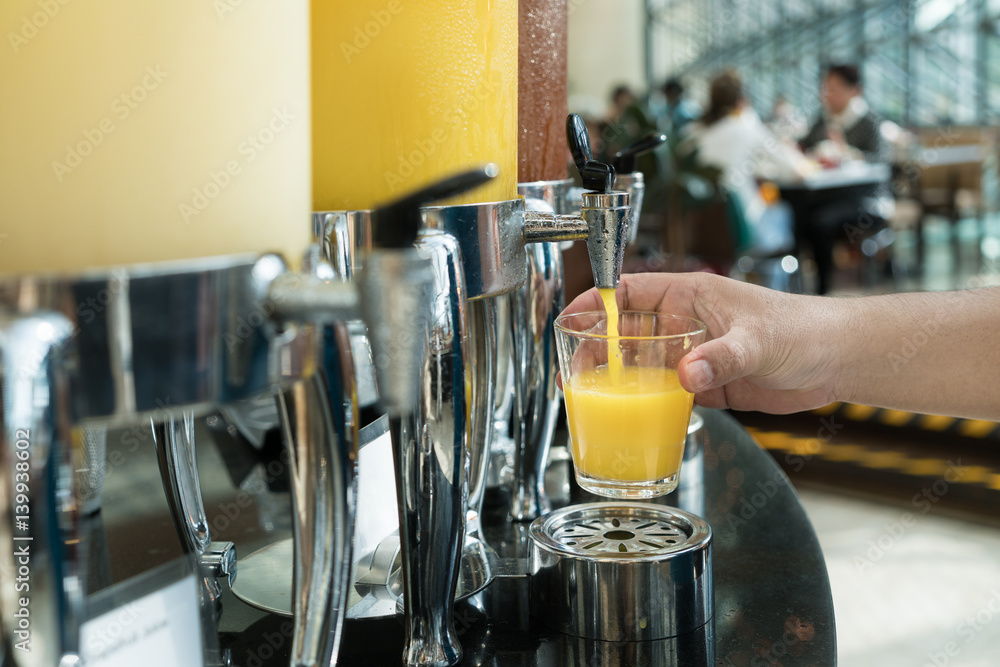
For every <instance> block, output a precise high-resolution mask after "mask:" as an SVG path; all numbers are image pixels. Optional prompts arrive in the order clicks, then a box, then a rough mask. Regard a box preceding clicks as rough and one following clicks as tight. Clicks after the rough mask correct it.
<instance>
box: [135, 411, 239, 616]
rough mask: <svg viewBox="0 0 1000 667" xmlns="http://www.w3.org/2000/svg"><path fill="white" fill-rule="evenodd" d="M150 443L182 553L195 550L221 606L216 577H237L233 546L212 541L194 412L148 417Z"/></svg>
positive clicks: (206, 582)
mask: <svg viewBox="0 0 1000 667" xmlns="http://www.w3.org/2000/svg"><path fill="white" fill-rule="evenodd" d="M151 422H152V426H153V446H154V447H156V461H157V463H159V466H160V477H161V478H162V479H163V491H164V493H165V494H166V496H167V505H168V506H169V508H170V516H171V517H172V518H173V520H174V527H175V528H176V529H177V535H178V536H179V537H180V539H181V548H182V549H183V550H184V552H185V553H193V554H197V556H198V560H199V562H200V563H201V565H202V567H203V568H205V569H206V570H207V573H208V576H207V577H206V578H205V579H204V580H203V585H204V588H205V593H206V595H207V596H208V599H209V600H211V601H212V602H213V604H215V606H216V609H218V608H219V607H220V606H221V600H220V596H221V595H222V590H221V587H220V586H219V582H218V580H217V579H218V578H219V577H228V578H229V584H230V585H232V583H233V580H234V579H235V578H236V546H235V545H234V544H233V543H232V542H213V541H212V537H211V534H210V533H209V529H208V517H207V515H206V514H205V503H204V501H203V500H202V497H201V482H200V480H199V479H198V458H197V455H196V452H195V444H194V413H193V412H191V411H190V410H185V411H183V412H182V413H181V416H180V417H175V418H169V419H167V420H156V419H153V420H151Z"/></svg>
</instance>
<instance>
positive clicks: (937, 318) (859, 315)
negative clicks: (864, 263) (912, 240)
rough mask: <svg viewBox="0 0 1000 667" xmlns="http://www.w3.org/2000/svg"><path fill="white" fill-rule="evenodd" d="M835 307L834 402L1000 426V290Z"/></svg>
mask: <svg viewBox="0 0 1000 667" xmlns="http://www.w3.org/2000/svg"><path fill="white" fill-rule="evenodd" d="M834 301H835V302H836V305H835V312H836V313H837V317H838V319H839V321H840V324H839V325H838V331H837V334H839V335H837V336H836V340H835V342H834V340H831V343H832V344H836V345H838V346H839V347H840V348H841V349H840V350H839V353H840V354H839V357H840V359H841V363H840V367H839V369H838V371H839V372H838V378H837V380H836V387H835V390H834V393H835V395H836V396H837V398H838V399H839V400H843V401H849V402H852V403H862V404H865V405H874V406H879V407H886V408H896V409H900V410H910V411H914V412H926V413H931V414H944V415H950V416H955V417H972V418H980V419H996V420H1000V288H989V289H980V290H967V291H962V292H937V293H933V292H930V293H917V294H897V295H890V296H879V297H867V298H860V299H836V300H834ZM833 334H834V332H831V336H833Z"/></svg>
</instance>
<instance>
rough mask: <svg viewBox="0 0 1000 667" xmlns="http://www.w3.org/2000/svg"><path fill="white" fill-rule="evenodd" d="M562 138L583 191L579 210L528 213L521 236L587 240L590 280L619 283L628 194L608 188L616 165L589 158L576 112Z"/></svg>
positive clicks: (587, 142)
mask: <svg viewBox="0 0 1000 667" xmlns="http://www.w3.org/2000/svg"><path fill="white" fill-rule="evenodd" d="M566 139H567V141H568V142H569V148H570V152H571V153H572V155H573V162H574V163H575V164H576V167H577V169H578V170H579V172H580V177H581V179H582V180H583V187H584V190H585V191H584V192H583V195H582V202H583V205H582V206H581V207H580V213H579V215H558V214H556V213H540V212H527V213H525V216H524V239H525V241H526V242H528V243H532V242H546V241H576V240H581V239H582V240H586V241H587V252H588V254H589V255H590V268H591V270H592V271H593V273H594V284H595V285H596V286H597V287H601V288H609V287H618V282H619V280H620V278H621V272H622V260H623V259H624V256H625V245H626V243H627V241H628V231H629V229H628V225H629V211H630V207H629V195H628V193H627V192H620V191H616V190H612V186H613V185H614V182H615V169H614V167H612V166H611V165H609V164H606V163H603V162H598V161H596V160H594V159H593V154H592V152H591V149H590V136H589V134H588V133H587V126H586V124H585V123H584V122H583V119H582V118H580V116H578V115H577V114H570V115H569V117H568V118H567V119H566Z"/></svg>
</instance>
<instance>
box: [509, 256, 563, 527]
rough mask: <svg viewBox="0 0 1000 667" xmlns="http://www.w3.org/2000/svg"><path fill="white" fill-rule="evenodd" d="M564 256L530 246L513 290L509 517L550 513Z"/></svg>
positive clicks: (525, 518)
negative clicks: (524, 278)
mask: <svg viewBox="0 0 1000 667" xmlns="http://www.w3.org/2000/svg"><path fill="white" fill-rule="evenodd" d="M563 289H564V288H563V267H562V256H561V254H560V252H559V247H558V245H556V244H554V243H537V244H532V245H530V246H529V247H528V282H527V283H526V284H525V286H524V287H522V288H521V289H519V290H517V291H516V292H514V293H513V294H511V295H510V296H509V297H508V298H509V303H510V311H511V317H510V327H511V328H510V332H511V333H510V336H511V349H512V355H513V358H514V414H513V417H512V424H513V440H514V471H513V472H514V478H513V481H514V488H513V497H512V499H511V508H510V517H511V519H513V520H515V521H531V520H534V519H536V518H538V517H539V516H541V515H543V514H547V513H548V512H550V511H551V509H552V506H551V504H550V503H549V499H548V496H547V495H546V493H545V466H546V462H547V461H548V457H549V447H550V446H551V444H552V437H553V435H554V433H555V426H556V420H557V419H558V418H559V403H560V399H559V392H558V391H557V388H556V373H557V372H558V370H559V368H558V360H557V357H556V351H555V329H554V327H555V318H556V317H557V316H558V315H559V313H560V312H561V311H562V309H563V305H564V302H565V296H564V292H563Z"/></svg>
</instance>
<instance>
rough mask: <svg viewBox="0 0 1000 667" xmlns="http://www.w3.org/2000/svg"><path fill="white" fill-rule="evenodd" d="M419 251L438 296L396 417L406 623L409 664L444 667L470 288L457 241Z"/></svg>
mask: <svg viewBox="0 0 1000 667" xmlns="http://www.w3.org/2000/svg"><path fill="white" fill-rule="evenodd" d="M417 251H418V252H419V254H420V255H421V256H422V257H424V258H426V259H429V260H430V261H431V264H432V266H433V267H434V271H433V274H434V276H435V278H436V284H435V285H434V287H433V293H434V294H435V295H437V298H435V299H434V301H433V302H432V308H433V310H432V312H431V314H430V318H431V319H430V326H429V329H428V333H427V337H426V339H425V340H426V355H425V356H424V360H423V368H422V372H421V374H420V389H421V394H420V400H419V403H418V406H417V409H416V411H415V412H414V413H412V414H411V415H403V416H402V417H392V416H391V415H390V430H391V434H392V446H393V457H394V458H395V461H396V468H397V470H396V473H397V474H396V485H397V489H396V493H397V498H398V499H399V534H400V537H401V547H402V555H403V588H404V593H403V599H404V604H405V612H406V627H407V645H406V648H405V651H404V656H403V660H404V664H406V665H411V666H416V665H420V666H427V667H448V666H450V665H454V664H456V663H458V662H459V661H460V660H461V659H462V647H461V645H460V644H459V643H458V636H457V634H456V632H455V622H454V615H453V613H452V612H453V609H454V600H455V588H456V584H457V582H458V570H459V563H460V558H461V551H462V545H463V544H464V542H465V520H466V504H467V497H468V489H469V487H468V478H467V477H466V471H467V468H466V466H467V465H468V459H467V458H466V457H467V451H466V449H467V445H468V439H467V438H468V433H467V428H468V406H467V403H466V401H467V399H466V396H467V394H466V391H467V389H466V388H467V387H468V384H467V383H468V382H470V381H471V378H470V377H469V376H468V375H467V372H468V366H467V363H468V362H467V350H466V342H467V335H468V334H467V331H466V329H465V326H466V325H465V322H466V313H465V305H466V304H465V298H464V295H465V290H464V289H463V288H462V286H461V281H462V275H463V273H462V265H461V257H460V255H459V249H458V243H457V242H456V241H455V239H454V238H453V237H452V236H450V235H448V234H445V233H442V232H426V233H425V234H423V235H422V236H421V238H420V240H419V241H418V242H417Z"/></svg>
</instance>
